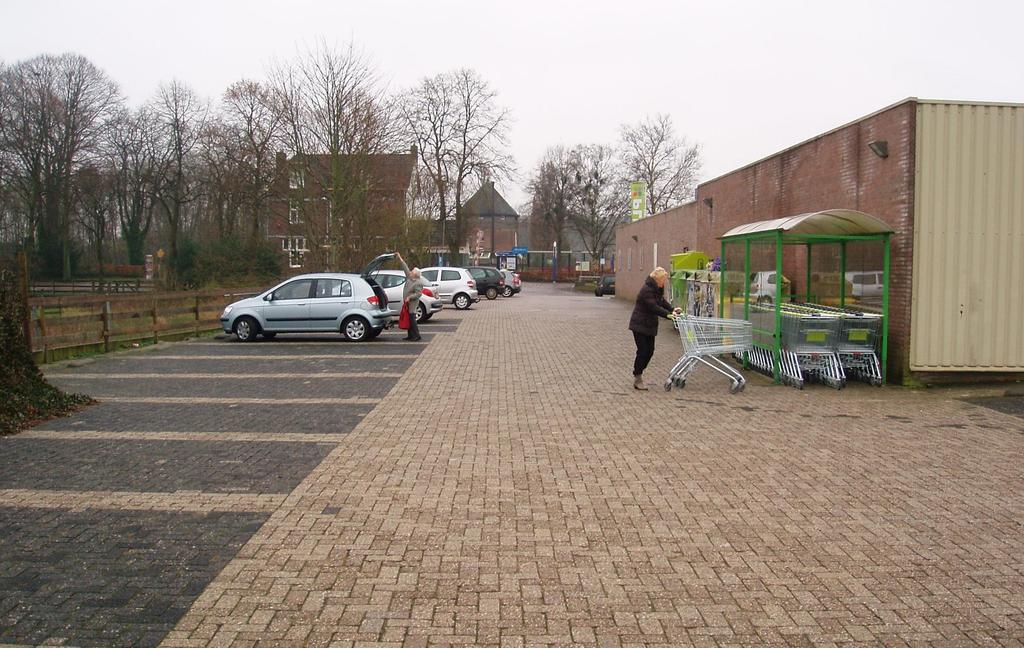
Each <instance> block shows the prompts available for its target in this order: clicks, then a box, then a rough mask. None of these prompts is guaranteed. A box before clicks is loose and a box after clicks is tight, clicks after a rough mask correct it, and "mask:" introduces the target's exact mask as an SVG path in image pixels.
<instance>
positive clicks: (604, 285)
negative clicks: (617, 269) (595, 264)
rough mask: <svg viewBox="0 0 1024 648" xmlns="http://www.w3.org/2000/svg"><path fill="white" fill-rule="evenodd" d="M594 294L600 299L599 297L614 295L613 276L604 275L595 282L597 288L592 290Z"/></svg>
mask: <svg viewBox="0 0 1024 648" xmlns="http://www.w3.org/2000/svg"><path fill="white" fill-rule="evenodd" d="M594 294H595V295H597V296H598V297H600V296H601V295H614V294H615V275H605V276H603V277H601V278H600V279H598V280H597V287H596V288H594Z"/></svg>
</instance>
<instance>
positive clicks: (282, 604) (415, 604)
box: [0, 284, 1024, 646]
mask: <svg viewBox="0 0 1024 648" xmlns="http://www.w3.org/2000/svg"><path fill="white" fill-rule="evenodd" d="M628 315H629V305H628V304H625V303H623V302H621V301H617V300H613V299H611V298H596V297H594V296H593V295H592V294H585V293H574V292H572V291H571V290H569V289H566V288H563V287H557V288H555V287H551V286H549V285H532V284H531V285H528V286H527V287H526V289H525V290H524V292H523V293H522V294H521V295H519V296H517V297H514V298H511V299H498V300H497V301H494V302H482V303H480V304H478V305H477V306H475V307H474V308H473V309H471V310H469V311H464V312H457V311H454V310H449V309H447V308H446V309H445V310H444V311H443V312H442V313H441V314H440V315H439V316H438V317H436V318H435V319H434V320H433V321H431V322H430V323H427V324H425V325H423V327H422V331H423V334H424V340H423V342H422V343H418V344H417V343H406V342H402V341H400V340H399V339H398V338H399V334H398V333H388V334H385V335H384V336H382V337H381V338H380V339H379V340H376V341H373V342H369V343H362V344H349V343H344V342H342V341H340V339H338V338H336V337H332V336H291V337H288V336H279V338H278V339H277V340H275V341H273V342H256V343H252V344H239V343H235V342H232V341H229V340H223V339H216V340H214V339H206V340H201V341H193V342H187V343H181V344H172V345H161V346H160V347H158V348H156V349H153V350H146V351H137V352H130V353H125V354H117V355H115V356H111V357H104V358H99V359H97V360H96V361H94V362H92V363H88V364H83V365H82V366H77V367H72V368H65V369H61V370H60V371H59V372H55V373H51V374H50V376H51V378H53V380H54V382H55V383H57V384H59V385H61V386H62V387H66V388H69V389H75V390H80V391H86V392H87V393H90V394H93V395H95V396H96V397H97V398H98V399H99V400H100V401H101V402H100V404H98V405H96V406H94V407H92V408H89V409H87V410H85V411H83V412H81V413H79V414H77V415H75V416H72V417H69V418H67V419H62V420H55V421H50V422H48V423H45V424H43V425H40V426H39V427H37V428H36V429H34V430H30V431H28V432H25V433H23V434H21V435H18V436H16V437H11V438H6V439H2V440H0V516H2V519H0V529H2V530H3V533H0V628H2V629H0V642H8V643H14V644H35V643H41V642H43V641H44V640H50V641H51V643H56V642H59V641H61V640H63V641H64V643H68V644H74V645H86V646H108V645H157V644H161V645H165V646H253V645H282V646H293V645H310V646H328V645H337V646H371V645H373V646H403V645H404V646H434V645H437V646H442V645H480V646H534V645H536V646H553V645H590V646H598V645H601V646H640V645H666V646H669V645H672V646H675V645H705V646H740V645H765V644H774V645H793V646H808V645H816V646H838V645H852V644H861V645H894V646H895V645H898V646H908V645H928V646H947V645H979V644H982V645H999V646H1011V645H1020V644H1021V641H1022V640H1024V541H1022V540H1021V538H1022V537H1024V526H1022V520H1024V497H1022V493H1024V473H1022V471H1021V469H1020V465H1021V463H1020V462H1021V457H1024V420H1022V419H1021V418H1020V417H1019V416H1015V415H1014V414H1013V412H1014V411H1015V410H1014V409H1012V408H1007V407H1004V406H1003V405H1002V404H1001V403H1002V401H1000V404H999V406H998V407H996V406H991V407H989V406H983V405H988V404H991V403H987V402H980V401H979V402H978V404H974V403H970V402H968V401H967V398H968V396H965V395H963V394H960V393H955V394H954V393H952V392H945V391H943V392H937V393H936V392H927V391H921V390H906V389H902V388H894V387H884V388H873V387H869V386H866V385H858V384H851V385H850V386H849V387H847V388H846V389H845V390H843V391H835V390H831V389H827V388H824V387H821V386H811V387H808V388H807V389H805V390H803V391H797V390H795V389H792V388H789V387H782V386H775V385H772V384H770V383H769V381H768V380H767V379H765V378H763V377H760V376H758V375H757V374H747V376H748V380H749V381H750V382H749V385H748V387H747V389H746V390H745V391H744V392H743V393H741V394H737V395H730V394H729V393H728V390H727V384H726V382H725V381H724V380H723V379H722V378H721V377H720V376H717V375H716V374H713V373H712V372H702V371H698V372H697V373H695V374H694V375H693V376H692V377H691V378H690V379H689V380H688V381H687V386H686V388H685V389H683V390H676V391H673V392H671V393H665V392H664V391H662V390H660V389H653V390H651V391H650V392H645V393H641V392H635V391H634V390H633V389H632V387H631V384H632V380H631V375H630V369H631V360H632V355H633V345H632V339H631V337H630V335H629V332H628V331H627V330H626V321H627V320H628ZM678 344H679V342H678V339H677V338H673V337H672V332H671V331H670V330H667V329H666V330H663V331H662V334H661V335H660V336H659V337H658V348H657V351H656V353H655V360H654V362H653V364H652V366H651V368H650V369H649V375H650V376H651V377H652V378H651V382H657V377H658V376H661V375H664V373H665V372H667V371H668V368H669V367H670V366H671V365H672V363H673V362H674V361H675V360H676V358H677V356H678V355H679V349H678ZM999 409H1003V410H1006V411H1005V412H1001V411H998V410H999Z"/></svg>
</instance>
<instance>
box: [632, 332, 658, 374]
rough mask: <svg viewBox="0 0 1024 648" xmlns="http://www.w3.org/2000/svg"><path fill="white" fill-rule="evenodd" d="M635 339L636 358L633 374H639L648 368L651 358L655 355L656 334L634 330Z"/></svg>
mask: <svg viewBox="0 0 1024 648" xmlns="http://www.w3.org/2000/svg"><path fill="white" fill-rule="evenodd" d="M633 340H634V341H636V360H635V361H634V362H633V375H634V376H639V375H640V374H642V373H643V372H644V369H646V368H647V365H648V363H650V361H651V358H653V357H654V336H653V335H644V334H643V333H637V332H636V331H633Z"/></svg>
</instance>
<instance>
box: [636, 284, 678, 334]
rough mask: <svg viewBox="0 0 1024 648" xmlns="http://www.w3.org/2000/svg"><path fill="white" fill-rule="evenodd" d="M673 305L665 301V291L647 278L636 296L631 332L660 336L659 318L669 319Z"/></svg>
mask: <svg viewBox="0 0 1024 648" xmlns="http://www.w3.org/2000/svg"><path fill="white" fill-rule="evenodd" d="M671 313H672V304H670V303H668V302H667V301H665V289H664V288H659V287H658V284H657V283H655V281H654V279H653V278H651V277H647V281H645V282H644V285H643V287H641V288H640V292H639V293H637V295H636V306H634V307H633V314H632V315H631V316H630V317H629V330H630V331H633V332H635V333H643V334H644V335H657V334H658V317H668V316H669V314H671Z"/></svg>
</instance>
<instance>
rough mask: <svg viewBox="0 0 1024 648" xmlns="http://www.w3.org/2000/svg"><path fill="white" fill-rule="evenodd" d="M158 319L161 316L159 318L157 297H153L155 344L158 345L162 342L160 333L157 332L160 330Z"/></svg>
mask: <svg viewBox="0 0 1024 648" xmlns="http://www.w3.org/2000/svg"><path fill="white" fill-rule="evenodd" d="M157 319H159V316H158V314H157V310H156V297H155V296H154V297H153V344H156V343H157V342H159V341H160V332H159V331H158V330H157V329H158V328H159V327H158V326H157Z"/></svg>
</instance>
